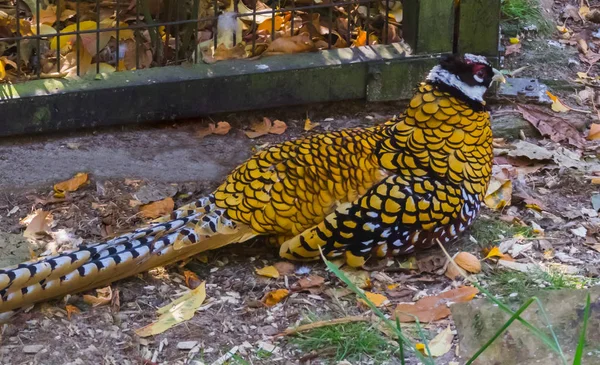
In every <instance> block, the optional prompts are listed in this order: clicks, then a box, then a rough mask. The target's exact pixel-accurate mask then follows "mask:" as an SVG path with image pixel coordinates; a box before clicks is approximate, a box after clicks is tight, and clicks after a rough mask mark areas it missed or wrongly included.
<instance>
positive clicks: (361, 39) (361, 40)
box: [352, 27, 367, 47]
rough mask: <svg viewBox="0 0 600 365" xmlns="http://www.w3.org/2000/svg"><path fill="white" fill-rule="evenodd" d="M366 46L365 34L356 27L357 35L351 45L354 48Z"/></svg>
mask: <svg viewBox="0 0 600 365" xmlns="http://www.w3.org/2000/svg"><path fill="white" fill-rule="evenodd" d="M366 44H367V32H366V31H364V30H362V29H360V27H358V34H357V35H356V39H355V40H354V42H352V45H354V46H355V47H360V46H364V45H366Z"/></svg>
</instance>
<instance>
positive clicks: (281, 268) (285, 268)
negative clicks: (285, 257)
mask: <svg viewBox="0 0 600 365" xmlns="http://www.w3.org/2000/svg"><path fill="white" fill-rule="evenodd" d="M273 266H275V268H276V269H277V271H278V272H279V273H280V274H281V275H290V274H291V273H293V272H294V270H295V269H296V266H295V265H294V264H292V263H291V262H287V261H280V262H277V263H275V264H273Z"/></svg>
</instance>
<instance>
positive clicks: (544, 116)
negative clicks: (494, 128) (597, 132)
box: [517, 105, 585, 148]
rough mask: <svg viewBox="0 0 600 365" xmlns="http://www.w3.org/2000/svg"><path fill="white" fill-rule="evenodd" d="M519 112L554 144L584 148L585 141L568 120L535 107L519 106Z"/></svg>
mask: <svg viewBox="0 0 600 365" xmlns="http://www.w3.org/2000/svg"><path fill="white" fill-rule="evenodd" d="M517 110H519V112H521V114H523V118H525V120H527V121H528V122H529V123H531V124H532V125H533V126H534V127H535V128H536V129H537V130H538V131H539V132H540V133H541V134H542V135H543V136H547V137H550V139H551V140H553V141H554V142H562V141H568V142H569V143H570V144H571V145H573V146H575V147H577V148H583V146H584V144H585V139H584V138H583V136H582V135H581V133H580V132H579V131H578V130H577V128H575V127H574V126H572V125H571V124H570V123H569V121H568V120H567V119H565V118H562V117H560V116H558V115H556V114H551V113H548V112H546V111H545V110H543V109H541V108H540V107H537V106H533V105H527V106H525V105H519V106H518V107H517Z"/></svg>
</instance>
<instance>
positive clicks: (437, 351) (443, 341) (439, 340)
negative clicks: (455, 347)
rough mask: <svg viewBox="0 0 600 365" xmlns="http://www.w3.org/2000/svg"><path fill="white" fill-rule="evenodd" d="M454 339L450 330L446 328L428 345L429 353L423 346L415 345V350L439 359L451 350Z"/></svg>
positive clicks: (420, 344)
mask: <svg viewBox="0 0 600 365" xmlns="http://www.w3.org/2000/svg"><path fill="white" fill-rule="evenodd" d="M453 339H454V335H453V334H452V330H451V329H450V326H448V327H446V329H445V330H443V331H442V332H440V333H438V334H437V336H435V337H434V338H433V340H431V341H430V342H429V344H428V346H427V347H428V348H429V352H427V349H426V348H425V344H422V343H417V344H416V346H415V347H416V348H417V350H419V351H421V352H422V353H423V354H424V355H431V356H432V357H439V356H442V355H444V354H446V353H447V352H448V351H450V349H452V340H453Z"/></svg>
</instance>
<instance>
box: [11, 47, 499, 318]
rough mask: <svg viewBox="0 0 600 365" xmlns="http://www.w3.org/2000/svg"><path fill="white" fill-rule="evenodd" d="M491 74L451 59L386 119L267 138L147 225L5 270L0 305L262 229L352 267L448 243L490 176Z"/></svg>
mask: <svg viewBox="0 0 600 365" xmlns="http://www.w3.org/2000/svg"><path fill="white" fill-rule="evenodd" d="M496 79H503V78H502V77H501V75H500V74H499V73H498V72H497V71H496V70H494V69H492V67H491V66H490V65H489V63H488V62H487V60H486V59H485V58H483V57H481V56H474V55H465V56H464V58H457V57H448V58H446V59H444V60H443V61H442V62H441V63H440V65H439V66H436V67H435V68H434V69H432V71H431V72H430V74H429V76H428V78H427V81H426V82H424V83H422V84H421V85H419V86H418V88H417V90H416V92H415V94H414V96H413V98H412V99H411V100H410V103H409V105H408V107H407V109H406V111H405V113H404V114H402V115H399V116H398V117H396V118H394V119H393V120H391V121H389V122H387V123H385V124H383V125H379V126H374V127H370V128H354V129H346V130H341V131H336V132H329V133H325V134H316V135H313V136H310V137H307V138H303V139H298V140H294V141H288V142H284V143H282V144H279V145H276V146H273V147H270V148H268V149H266V150H264V151H261V152H259V153H257V154H256V155H254V156H253V157H252V158H250V159H249V160H248V161H246V162H245V163H244V164H242V165H240V166H239V167H238V168H236V169H235V170H234V171H233V172H232V173H231V174H230V175H229V176H228V177H227V178H226V180H225V182H224V183H223V184H222V185H221V186H219V187H218V188H217V189H216V190H215V191H214V192H213V193H212V194H211V195H209V196H208V197H205V198H202V199H199V200H198V201H196V202H194V203H191V204H188V205H186V206H183V207H181V208H179V209H178V210H176V211H175V212H173V214H172V215H170V216H169V217H164V218H163V219H162V220H161V221H159V222H157V223H155V224H153V225H151V226H149V227H144V228H141V229H138V230H135V231H133V232H131V233H128V234H125V235H122V236H119V237H116V238H114V239H112V240H109V241H106V242H102V243H97V244H92V245H88V246H82V247H81V248H80V249H78V250H76V251H74V252H71V253H66V254H60V255H57V256H54V257H46V258H43V259H41V260H39V261H36V262H28V263H23V264H20V265H17V266H15V267H11V268H5V269H1V270H0V312H2V311H7V310H11V309H15V308H18V307H21V306H23V305H25V304H30V303H34V302H37V301H41V300H46V299H49V298H53V297H57V296H60V295H64V294H67V293H72V292H77V291H81V290H86V289H90V288H93V287H96V286H100V285H105V284H106V283H108V282H112V281H115V280H118V279H121V278H124V277H127V276H130V275H133V274H135V273H138V272H142V271H145V270H148V269H150V268H152V267H155V266H158V265H165V264H169V263H172V262H175V261H178V260H182V259H185V258H187V257H190V256H192V255H194V254H197V253H199V252H203V251H206V250H210V249H215V248H217V247H221V246H224V245H228V244H232V243H237V242H243V241H246V240H248V239H250V238H252V237H255V236H261V235H264V236H270V237H271V238H272V239H273V241H274V242H276V243H277V244H278V245H279V246H280V255H281V256H282V257H284V258H288V259H293V260H298V259H300V260H306V259H315V258H318V257H319V252H320V251H319V248H321V249H322V250H323V252H324V253H325V254H326V255H328V256H329V257H335V256H345V258H346V259H347V262H348V264H350V265H352V266H360V265H362V264H363V263H364V261H365V259H366V258H368V257H371V256H376V257H383V256H386V255H396V254H402V253H408V252H411V251H413V250H414V249H420V248H427V247H430V246H431V245H433V244H434V242H435V240H436V239H439V240H440V241H442V242H448V241H450V240H452V239H453V238H455V237H457V235H458V234H459V233H460V232H462V231H464V230H465V229H466V228H467V227H468V226H469V225H470V224H471V223H472V222H473V220H474V219H475V217H476V215H477V213H478V211H479V208H480V204H481V201H482V200H483V194H484V192H485V190H486V188H487V185H488V182H489V178H490V172H491V164H492V157H493V156H492V133H491V129H490V122H489V114H488V113H487V111H486V110H485V107H484V105H485V103H484V102H483V95H484V93H485V91H486V90H487V88H488V87H489V86H490V84H491V83H492V81H493V80H496Z"/></svg>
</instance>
